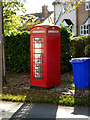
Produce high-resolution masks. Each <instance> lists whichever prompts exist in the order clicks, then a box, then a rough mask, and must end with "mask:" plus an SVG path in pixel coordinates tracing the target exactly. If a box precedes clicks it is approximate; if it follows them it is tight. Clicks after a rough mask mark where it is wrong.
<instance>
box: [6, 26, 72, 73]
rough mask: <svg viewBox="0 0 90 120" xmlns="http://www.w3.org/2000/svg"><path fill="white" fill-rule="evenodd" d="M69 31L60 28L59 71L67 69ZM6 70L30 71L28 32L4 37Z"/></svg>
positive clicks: (68, 64)
mask: <svg viewBox="0 0 90 120" xmlns="http://www.w3.org/2000/svg"><path fill="white" fill-rule="evenodd" d="M69 41H70V33H68V31H67V28H65V27H62V28H61V72H62V73H64V72H67V71H68V70H69V66H70V63H69V60H70V54H69ZM5 57H6V70H7V71H12V72H30V34H28V33H22V34H20V33H19V34H17V35H16V36H15V35H14V34H12V35H11V36H6V38H5Z"/></svg>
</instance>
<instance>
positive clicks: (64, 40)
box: [60, 27, 71, 73]
mask: <svg viewBox="0 0 90 120" xmlns="http://www.w3.org/2000/svg"><path fill="white" fill-rule="evenodd" d="M60 31H61V73H65V72H69V71H70V70H71V64H70V62H69V61H70V59H71V56H70V50H69V49H70V36H71V32H70V31H69V29H68V28H67V27H61V30H60Z"/></svg>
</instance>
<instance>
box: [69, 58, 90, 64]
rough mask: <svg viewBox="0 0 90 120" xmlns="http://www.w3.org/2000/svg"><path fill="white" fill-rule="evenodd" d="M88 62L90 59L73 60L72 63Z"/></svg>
mask: <svg viewBox="0 0 90 120" xmlns="http://www.w3.org/2000/svg"><path fill="white" fill-rule="evenodd" d="M88 60H90V58H72V59H71V60H70V63H83V62H85V61H88Z"/></svg>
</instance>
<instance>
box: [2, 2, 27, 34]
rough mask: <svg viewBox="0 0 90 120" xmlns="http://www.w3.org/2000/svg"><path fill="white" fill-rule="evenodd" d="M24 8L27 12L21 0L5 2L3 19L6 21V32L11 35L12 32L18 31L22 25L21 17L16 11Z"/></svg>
mask: <svg viewBox="0 0 90 120" xmlns="http://www.w3.org/2000/svg"><path fill="white" fill-rule="evenodd" d="M19 10H22V11H23V12H25V11H26V10H25V8H24V4H23V3H22V2H20V1H19V0H14V2H12V1H10V2H7V1H6V0H4V2H3V21H4V34H5V35H9V34H11V33H12V32H14V33H15V32H17V30H18V28H19V27H21V26H22V23H21V19H20V17H19V16H17V15H16V12H17V11H19Z"/></svg>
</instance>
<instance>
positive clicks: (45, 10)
mask: <svg viewBox="0 0 90 120" xmlns="http://www.w3.org/2000/svg"><path fill="white" fill-rule="evenodd" d="M47 15H48V6H46V5H44V6H42V17H47Z"/></svg>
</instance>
